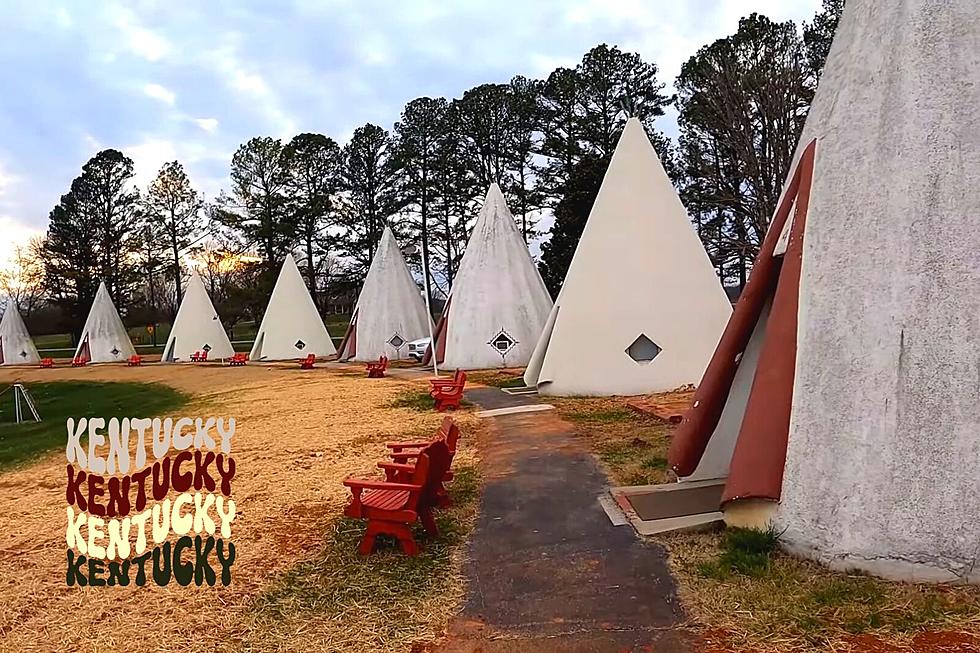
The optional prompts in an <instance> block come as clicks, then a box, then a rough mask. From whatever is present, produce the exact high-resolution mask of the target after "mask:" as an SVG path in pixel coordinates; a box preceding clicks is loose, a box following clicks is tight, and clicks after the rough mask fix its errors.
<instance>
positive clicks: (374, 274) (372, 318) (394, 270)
mask: <svg viewBox="0 0 980 653" xmlns="http://www.w3.org/2000/svg"><path fill="white" fill-rule="evenodd" d="M430 326H431V325H430V321H429V316H428V314H427V313H426V311H425V302H424V301H423V299H422V293H421V292H419V287H418V284H416V283H415V279H413V278H412V273H411V272H409V270H408V265H406V263H405V258H404V257H403V256H402V253H401V250H400V249H398V241H396V240H395V234H393V233H392V232H391V229H390V228H389V227H387V226H385V229H384V232H383V233H382V234H381V240H380V241H379V242H378V250H377V251H376V252H375V253H374V260H372V261H371V267H370V268H369V269H368V273H367V277H366V278H365V279H364V285H363V286H362V287H361V294H360V295H359V296H358V298H357V307H356V308H355V309H354V315H353V316H351V322H350V326H349V327H348V329H347V334H346V335H345V336H344V341H343V343H342V344H341V345H340V356H339V358H340V360H357V361H373V360H378V358H380V357H381V356H387V357H388V358H389V359H390V360H397V359H400V358H407V357H408V343H409V342H411V341H412V340H418V339H419V338H424V337H426V336H428V335H429V327H430Z"/></svg>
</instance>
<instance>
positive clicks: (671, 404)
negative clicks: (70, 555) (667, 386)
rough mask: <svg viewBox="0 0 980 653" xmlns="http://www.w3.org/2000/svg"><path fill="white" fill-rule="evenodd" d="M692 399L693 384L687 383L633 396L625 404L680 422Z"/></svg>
mask: <svg viewBox="0 0 980 653" xmlns="http://www.w3.org/2000/svg"><path fill="white" fill-rule="evenodd" d="M693 400H694V386H691V385H688V386H684V387H681V388H677V389H676V390H671V391H670V392H661V393H659V394H653V395H645V396H642V397H634V398H632V399H629V400H627V401H626V405H627V406H629V407H630V408H631V409H633V410H635V411H637V412H638V413H643V414H644V415H653V416H654V417H657V418H659V419H662V420H664V421H665V422H669V423H671V424H680V423H681V420H682V419H684V415H685V414H686V413H687V410H688V409H689V408H690V407H691V402H692V401H693Z"/></svg>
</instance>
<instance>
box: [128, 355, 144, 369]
mask: <svg viewBox="0 0 980 653" xmlns="http://www.w3.org/2000/svg"><path fill="white" fill-rule="evenodd" d="M126 365H127V366H129V367H140V366H142V365H143V357H142V356H140V355H139V354H133V355H132V356H130V357H129V360H128V361H126Z"/></svg>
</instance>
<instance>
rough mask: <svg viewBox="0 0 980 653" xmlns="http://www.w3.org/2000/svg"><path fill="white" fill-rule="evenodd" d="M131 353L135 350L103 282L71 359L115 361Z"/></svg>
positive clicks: (126, 357) (100, 361) (95, 361)
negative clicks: (73, 356) (73, 357)
mask: <svg viewBox="0 0 980 653" xmlns="http://www.w3.org/2000/svg"><path fill="white" fill-rule="evenodd" d="M135 355H136V349H135V348H134V347H133V343H132V341H131V340H130V339H129V333H128V332H127V331H126V327H125V326H123V323H122V319H120V317H119V312H118V311H117V310H116V307H115V305H114V304H113V303H112V298H111V297H109V290H108V289H107V288H106V287H105V282H104V281H103V282H102V283H100V284H99V289H98V291H96V293H95V301H93V302H92V309H91V310H90V311H89V313H88V319H87V320H85V327H84V328H83V329H82V337H81V339H80V340H79V341H78V347H76V348H75V358H84V359H86V360H88V361H89V362H91V363H115V362H119V361H125V360H127V359H129V357H130V356H135Z"/></svg>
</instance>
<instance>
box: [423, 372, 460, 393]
mask: <svg viewBox="0 0 980 653" xmlns="http://www.w3.org/2000/svg"><path fill="white" fill-rule="evenodd" d="M462 375H463V371H462V370H456V371H455V372H453V376H452V378H442V377H438V378H435V379H429V386H430V387H431V390H435V389H436V388H442V387H445V386H448V385H458V384H459V381H460V378H461V376H462Z"/></svg>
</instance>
